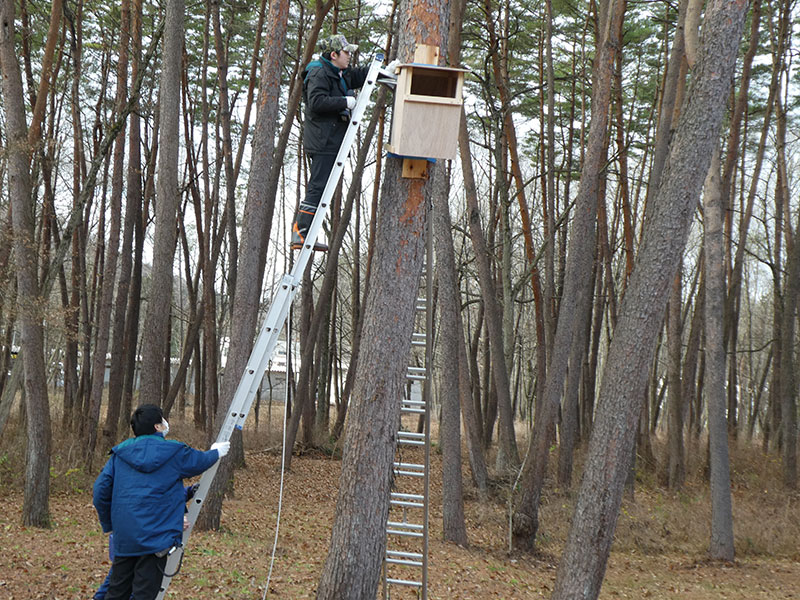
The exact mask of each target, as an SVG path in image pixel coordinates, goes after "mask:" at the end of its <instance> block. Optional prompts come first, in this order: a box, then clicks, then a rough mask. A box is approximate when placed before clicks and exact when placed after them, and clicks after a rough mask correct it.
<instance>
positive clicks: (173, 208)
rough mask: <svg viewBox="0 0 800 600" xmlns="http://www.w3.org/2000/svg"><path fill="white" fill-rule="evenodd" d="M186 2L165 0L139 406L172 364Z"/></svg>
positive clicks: (153, 395)
mask: <svg viewBox="0 0 800 600" xmlns="http://www.w3.org/2000/svg"><path fill="white" fill-rule="evenodd" d="M183 19H184V0H167V9H166V17H165V26H164V51H163V54H162V56H163V60H162V66H161V80H160V83H159V111H160V126H159V132H158V137H159V140H160V146H161V152H160V154H159V156H158V181H157V184H156V199H157V203H156V215H155V234H154V240H153V271H152V277H151V280H150V294H149V296H148V300H147V312H146V314H145V322H144V328H143V330H142V352H141V355H142V371H141V377H142V379H141V387H140V389H139V402H140V404H155V405H157V406H161V403H162V401H163V394H164V392H165V391H166V390H164V386H163V383H164V374H165V372H167V371H166V369H168V368H169V359H170V352H169V347H168V346H167V340H168V338H169V326H170V312H171V308H172V281H173V278H172V269H173V259H174V256H175V241H176V232H177V229H176V227H175V219H176V216H177V213H178V201H179V199H180V195H181V192H180V190H179V189H178V145H179V125H180V97H181V93H180V90H181V71H182V69H181V58H182V56H183V52H182V48H183V37H184V36H183Z"/></svg>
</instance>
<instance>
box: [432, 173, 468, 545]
mask: <svg viewBox="0 0 800 600" xmlns="http://www.w3.org/2000/svg"><path fill="white" fill-rule="evenodd" d="M441 171H443V170H438V171H437V173H436V177H437V180H436V181H434V183H433V186H434V192H433V193H434V197H433V217H432V218H433V227H432V231H433V233H432V234H431V235H433V236H434V244H435V245H436V278H437V281H438V282H439V310H440V321H441V326H440V328H439V335H438V336H437V337H438V341H439V347H440V352H441V357H440V360H441V362H442V365H443V366H444V368H443V369H441V398H442V400H441V401H442V416H441V424H440V430H439V434H440V438H441V445H442V520H443V523H442V530H443V535H444V539H445V540H446V541H449V542H455V543H456V544H462V545H466V544H467V528H466V524H465V520H464V495H463V480H462V477H461V420H460V413H461V411H460V409H459V405H460V398H461V392H462V389H461V386H460V385H459V382H460V374H461V370H462V368H461V361H460V355H459V349H460V347H461V346H460V344H459V340H458V338H457V337H456V336H458V335H463V333H462V328H461V327H459V321H460V320H461V299H460V296H459V293H458V282H457V280H456V265H455V253H454V250H453V237H452V223H451V222H450V207H449V205H448V202H447V197H448V192H449V186H448V185H446V184H445V183H446V182H444V181H441V182H440V181H439V180H440V179H442V180H443V179H444V178H445V177H447V175H446V174H445V173H443V172H441ZM431 408H432V407H429V409H431ZM465 421H466V419H465ZM473 443H474V441H473V440H472V439H471V438H470V437H469V435H468V436H467V447H468V448H470V450H472V448H473Z"/></svg>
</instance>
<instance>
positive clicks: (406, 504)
mask: <svg viewBox="0 0 800 600" xmlns="http://www.w3.org/2000/svg"><path fill="white" fill-rule="evenodd" d="M389 504H391V505H392V506H404V507H406V508H425V505H424V504H422V503H421V502H408V501H407V500H390V501H389Z"/></svg>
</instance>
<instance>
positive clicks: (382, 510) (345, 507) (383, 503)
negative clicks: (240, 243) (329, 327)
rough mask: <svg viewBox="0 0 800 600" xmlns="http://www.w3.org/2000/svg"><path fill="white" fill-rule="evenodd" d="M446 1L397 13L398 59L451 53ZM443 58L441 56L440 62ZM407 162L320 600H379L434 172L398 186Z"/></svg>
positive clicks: (378, 281) (372, 306) (389, 205)
mask: <svg viewBox="0 0 800 600" xmlns="http://www.w3.org/2000/svg"><path fill="white" fill-rule="evenodd" d="M447 9H448V5H447V2H446V1H445V0H438V1H436V2H425V3H423V2H417V1H415V0H412V1H411V2H410V3H409V2H407V1H406V0H404V2H403V3H402V4H401V10H400V13H399V19H400V22H399V32H400V33H399V38H398V40H399V43H398V48H399V49H400V52H399V58H400V59H401V60H405V61H406V62H411V58H412V53H413V48H414V44H415V42H416V43H418V44H427V45H430V46H436V47H439V48H442V47H446V42H447V40H446V38H447V24H448V10H447ZM442 58H443V57H442ZM401 163H402V159H400V158H388V159H387V161H386V170H385V177H384V181H385V184H384V188H383V194H382V197H381V203H380V205H379V214H378V221H377V231H376V238H375V257H374V260H373V273H372V278H373V279H372V281H373V283H372V285H370V292H369V296H368V297H367V301H366V305H365V309H364V310H365V314H364V330H363V338H362V344H363V347H362V352H363V354H364V355H365V356H369V357H371V359H372V360H370V361H369V362H367V361H359V364H358V367H357V369H358V372H357V374H356V383H355V389H354V392H353V400H352V405H351V406H350V408H349V410H348V412H349V413H350V414H349V419H348V421H347V424H346V431H345V435H346V438H347V444H345V447H344V454H343V457H342V475H341V478H340V481H339V496H338V499H337V504H336V516H335V519H334V524H333V532H332V536H331V544H330V550H329V553H328V557H327V559H326V561H325V565H324V567H323V571H322V576H321V578H320V582H319V587H318V589H317V598H319V599H320V600H323V599H330V600H333V599H336V600H348V599H352V600H356V599H360V598H373V597H375V594H376V592H377V588H378V581H379V578H380V567H381V560H382V558H383V556H384V551H385V547H386V522H387V518H388V515H389V500H390V489H391V479H392V462H393V459H394V453H395V445H396V432H397V428H398V424H399V419H400V404H399V403H398V402H397V398H399V397H400V394H401V393H402V388H403V385H404V382H405V373H406V367H407V360H408V353H409V349H410V347H411V334H412V331H413V322H414V312H415V311H414V308H415V299H416V294H417V289H418V283H419V278H420V274H421V271H422V263H423V260H424V254H425V248H424V243H423V242H424V239H425V235H424V231H425V223H426V221H427V219H428V203H429V202H430V195H431V192H432V181H431V180H432V179H434V178H435V177H436V174H435V172H431V171H434V170H436V169H439V168H441V166H440V165H438V164H437V165H432V166H429V167H428V170H429V172H428V179H403V178H401V168H402V166H401Z"/></svg>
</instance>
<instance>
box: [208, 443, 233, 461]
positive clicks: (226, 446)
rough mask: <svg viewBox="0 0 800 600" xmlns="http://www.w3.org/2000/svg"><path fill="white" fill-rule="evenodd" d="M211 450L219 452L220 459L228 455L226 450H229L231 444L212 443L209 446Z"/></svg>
mask: <svg viewBox="0 0 800 600" xmlns="http://www.w3.org/2000/svg"><path fill="white" fill-rule="evenodd" d="M211 449H212V450H216V451H217V452H219V457H220V458H222V457H223V456H225V455H226V454H227V453H228V450H230V449H231V443H230V442H214V443H213V444H211Z"/></svg>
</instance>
